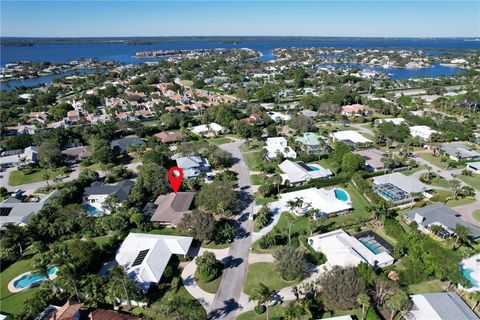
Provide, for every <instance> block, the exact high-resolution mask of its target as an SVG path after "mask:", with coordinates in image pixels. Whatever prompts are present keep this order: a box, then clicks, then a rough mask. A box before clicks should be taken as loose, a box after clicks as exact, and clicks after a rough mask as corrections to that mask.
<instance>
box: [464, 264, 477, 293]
mask: <svg viewBox="0 0 480 320" xmlns="http://www.w3.org/2000/svg"><path fill="white" fill-rule="evenodd" d="M472 272H474V270H472V269H468V268H467V269H462V275H463V276H464V277H465V278H466V279H467V280H468V282H470V284H471V285H472V287H476V288H478V287H480V283H478V282H477V281H476V280H475V279H473V277H472Z"/></svg>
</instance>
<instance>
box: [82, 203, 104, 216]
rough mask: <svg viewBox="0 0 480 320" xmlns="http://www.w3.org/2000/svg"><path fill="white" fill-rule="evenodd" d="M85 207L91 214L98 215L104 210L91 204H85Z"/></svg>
mask: <svg viewBox="0 0 480 320" xmlns="http://www.w3.org/2000/svg"><path fill="white" fill-rule="evenodd" d="M83 207H84V208H85V209H87V213H88V215H89V216H97V215H99V214H100V213H102V211H100V210H98V209H97V208H95V207H94V206H92V205H90V204H88V203H87V204H85V205H83Z"/></svg>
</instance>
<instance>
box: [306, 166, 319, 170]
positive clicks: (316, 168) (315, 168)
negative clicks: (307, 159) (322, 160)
mask: <svg viewBox="0 0 480 320" xmlns="http://www.w3.org/2000/svg"><path fill="white" fill-rule="evenodd" d="M308 167H309V168H310V169H312V171H320V168H319V167H316V166H308Z"/></svg>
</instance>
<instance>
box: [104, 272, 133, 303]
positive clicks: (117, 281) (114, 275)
mask: <svg viewBox="0 0 480 320" xmlns="http://www.w3.org/2000/svg"><path fill="white" fill-rule="evenodd" d="M108 272H109V275H110V280H111V281H112V284H113V287H114V288H115V289H116V288H118V285H121V287H122V289H123V293H125V298H126V299H127V303H128V307H129V309H131V308H132V302H131V300H130V297H129V295H128V290H127V285H126V279H125V278H126V277H127V275H126V274H125V270H124V269H123V268H122V267H121V266H113V267H112V268H110V270H109V271H108ZM113 291H114V292H113V294H114V295H116V292H117V290H113ZM120 291H121V290H120ZM112 298H113V300H114V299H115V298H117V297H116V296H115V297H112Z"/></svg>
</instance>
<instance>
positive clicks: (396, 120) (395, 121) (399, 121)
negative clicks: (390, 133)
mask: <svg viewBox="0 0 480 320" xmlns="http://www.w3.org/2000/svg"><path fill="white" fill-rule="evenodd" d="M377 122H378V123H383V122H390V123H393V124H394V125H396V126H398V125H401V124H403V123H405V119H404V118H387V119H378V120H377Z"/></svg>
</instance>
